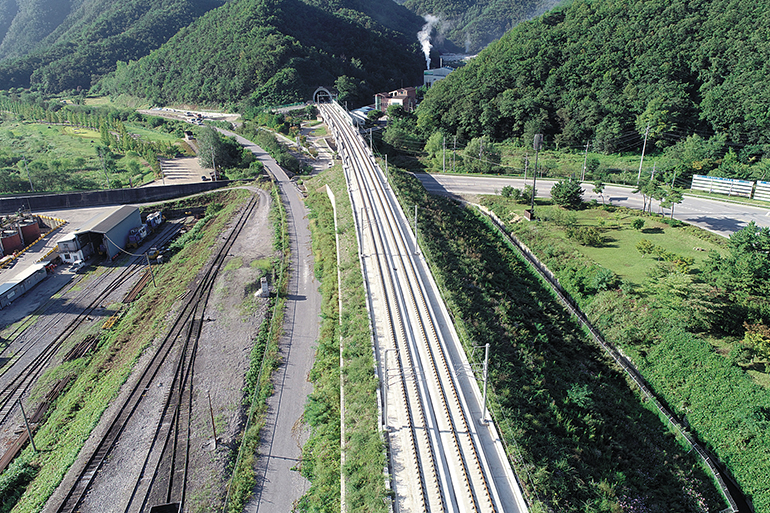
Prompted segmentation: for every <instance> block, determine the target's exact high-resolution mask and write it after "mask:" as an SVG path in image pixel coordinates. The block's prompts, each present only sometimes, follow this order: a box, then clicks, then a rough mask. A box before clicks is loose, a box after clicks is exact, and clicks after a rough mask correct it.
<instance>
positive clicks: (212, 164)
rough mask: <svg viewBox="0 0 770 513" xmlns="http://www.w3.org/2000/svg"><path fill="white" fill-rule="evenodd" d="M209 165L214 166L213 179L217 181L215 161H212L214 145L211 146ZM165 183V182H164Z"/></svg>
mask: <svg viewBox="0 0 770 513" xmlns="http://www.w3.org/2000/svg"><path fill="white" fill-rule="evenodd" d="M211 167H213V168H214V181H215V182H216V181H217V163H216V162H215V161H214V147H213V146H212V147H211ZM164 183H165V182H164Z"/></svg>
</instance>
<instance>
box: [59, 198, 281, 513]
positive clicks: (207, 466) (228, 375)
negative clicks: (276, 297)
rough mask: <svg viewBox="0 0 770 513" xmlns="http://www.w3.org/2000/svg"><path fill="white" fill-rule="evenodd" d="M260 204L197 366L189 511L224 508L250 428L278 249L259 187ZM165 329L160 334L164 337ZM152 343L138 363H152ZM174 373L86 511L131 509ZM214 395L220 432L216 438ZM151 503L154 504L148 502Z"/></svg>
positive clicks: (214, 306) (220, 285)
mask: <svg viewBox="0 0 770 513" xmlns="http://www.w3.org/2000/svg"><path fill="white" fill-rule="evenodd" d="M253 192H255V193H256V194H258V195H259V205H258V207H257V209H256V210H255V212H254V213H253V214H252V216H251V218H250V220H249V222H248V224H247V226H246V227H245V228H244V230H243V231H242V232H241V234H240V236H239V237H238V239H237V240H236V241H235V243H234V245H233V247H232V249H231V251H230V253H229V255H228V258H227V260H226V261H225V265H224V266H223V267H222V270H221V271H220V273H219V276H218V278H217V281H216V283H215V286H214V292H213V293H212V295H211V297H210V299H209V302H208V305H207V308H206V311H205V315H204V324H203V328H202V333H201V338H200V341H199V346H198V350H197V356H196V360H195V367H194V371H193V373H194V382H193V383H194V385H193V389H194V398H193V400H194V406H193V416H192V420H191V424H192V425H191V432H192V435H191V443H190V461H189V472H190V473H189V475H188V477H187V482H188V489H187V499H186V505H185V511H189V512H205V511H215V510H220V509H221V505H222V501H223V500H224V495H225V486H226V484H227V483H226V482H225V480H224V475H225V470H226V469H227V466H228V464H230V463H231V462H232V460H233V459H234V457H235V454H234V453H233V450H234V449H235V448H236V437H237V436H238V435H239V433H240V432H241V430H242V429H243V423H244V419H245V417H244V411H243V408H242V397H243V392H242V391H243V387H244V384H245V375H246V371H247V369H248V365H249V357H250V352H251V349H252V346H253V342H254V340H255V339H256V336H257V333H258V330H259V327H260V325H261V323H262V320H263V319H264V317H265V313H266V308H267V299H262V298H255V297H254V296H253V291H254V290H256V287H257V286H258V284H259V280H260V277H261V275H262V272H263V271H262V270H261V269H260V266H261V265H262V262H263V261H264V260H266V259H269V258H271V257H272V256H273V255H274V251H273V247H272V227H271V224H270V221H269V219H268V213H269V208H270V201H271V199H270V196H269V195H268V194H267V193H266V192H264V191H262V190H260V189H256V188H255V189H254V191H253ZM162 336H163V334H161V333H159V334H158V336H157V339H158V340H159V339H160V338H162ZM150 353H151V351H149V350H148V351H146V354H145V355H144V356H143V357H142V359H141V360H140V361H139V362H138V364H137V369H139V368H142V367H143V366H144V365H146V364H147V362H148V360H149V355H150ZM137 374H138V372H136V371H135V372H134V373H133V374H132V377H131V378H129V381H128V382H127V383H126V384H125V385H124V386H123V389H122V391H121V395H120V397H119V398H118V399H117V400H115V401H114V402H113V405H112V406H110V408H108V410H107V411H106V412H105V414H104V416H103V418H102V420H101V422H100V425H99V426H98V427H97V428H96V429H95V430H94V433H93V434H92V436H91V437H90V439H89V440H88V442H87V443H86V448H85V450H84V451H83V453H84V454H90V453H91V452H92V451H93V447H94V446H95V444H96V443H98V440H99V437H100V435H101V433H102V432H103V431H104V430H105V424H107V420H108V419H111V418H112V416H113V415H114V414H115V412H116V410H117V405H119V404H121V403H122V402H123V401H124V397H125V394H126V392H127V391H128V390H129V389H130V385H131V384H132V383H133V382H134V380H135V379H136V375H137ZM170 382H171V373H169V372H161V373H160V374H159V376H158V377H157V378H156V381H155V382H153V384H152V386H151V387H149V388H148V389H147V392H146V396H147V397H150V398H152V399H153V400H152V401H149V402H146V404H144V405H143V406H142V411H139V412H138V415H135V420H134V421H132V422H131V423H130V424H129V425H128V426H127V427H126V430H125V431H124V433H123V435H122V436H121V439H120V441H119V442H118V444H117V446H116V448H115V449H114V451H113V454H112V455H111V457H110V458H109V461H108V463H107V464H106V465H105V466H104V467H103V469H102V470H101V471H100V473H99V474H98V475H97V477H96V478H95V480H94V486H93V489H92V491H91V492H90V493H89V495H88V497H87V498H86V500H85V501H84V503H83V504H82V505H81V507H80V510H79V511H81V512H90V511H94V512H95V511H99V512H104V511H119V512H122V511H124V508H126V505H127V504H128V503H129V501H130V494H131V491H132V489H133V486H134V483H135V482H136V480H137V479H138V477H139V476H140V475H141V473H142V466H143V465H144V460H145V457H146V454H147V450H148V449H149V442H150V441H151V439H152V433H153V431H154V426H155V425H156V421H157V420H158V418H159V416H160V414H161V410H162V405H163V401H164V400H165V396H166V394H167V385H168V384H169V383H170ZM209 397H210V400H211V409H212V410H213V416H214V422H215V426H216V433H217V444H216V446H215V444H214V442H213V434H212V433H213V431H212V425H211V412H210V410H209ZM82 464H83V462H80V461H79V462H77V463H76V464H75V465H73V468H72V469H71V472H69V473H68V475H67V476H66V477H65V480H64V486H62V487H60V489H59V490H57V492H56V493H55V494H54V496H53V497H52V499H51V500H49V502H48V504H47V506H46V508H45V509H44V511H55V510H56V507H57V506H58V504H59V503H60V501H61V499H62V498H63V490H64V489H65V488H67V486H66V485H67V484H68V483H71V480H72V477H73V476H72V474H74V472H73V471H74V470H75V469H79V468H81V466H82ZM140 505H141V504H132V505H131V507H130V508H129V509H128V511H140V510H139V506H140ZM148 506H150V505H148Z"/></svg>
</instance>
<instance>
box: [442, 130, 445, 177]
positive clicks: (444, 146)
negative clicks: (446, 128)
mask: <svg viewBox="0 0 770 513" xmlns="http://www.w3.org/2000/svg"><path fill="white" fill-rule="evenodd" d="M442 167H443V170H444V173H446V136H444V152H443V166H442Z"/></svg>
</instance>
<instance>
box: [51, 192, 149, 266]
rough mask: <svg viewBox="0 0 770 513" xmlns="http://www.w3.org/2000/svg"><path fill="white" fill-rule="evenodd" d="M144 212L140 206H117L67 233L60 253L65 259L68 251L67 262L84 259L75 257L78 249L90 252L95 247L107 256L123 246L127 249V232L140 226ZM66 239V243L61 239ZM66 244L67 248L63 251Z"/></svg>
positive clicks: (116, 252)
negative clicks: (142, 212) (141, 211)
mask: <svg viewBox="0 0 770 513" xmlns="http://www.w3.org/2000/svg"><path fill="white" fill-rule="evenodd" d="M141 224H142V216H141V215H140V214H139V209H138V208H137V207H131V206H123V207H115V208H114V209H113V210H111V211H109V212H106V213H104V214H100V215H98V216H96V217H94V218H93V219H91V220H90V221H88V222H87V223H86V224H84V225H83V226H81V227H80V229H79V230H78V231H77V232H75V233H74V237H68V238H67V239H65V240H62V241H61V242H60V245H59V254H60V255H61V256H62V259H64V255H65V254H67V253H69V254H70V258H69V259H66V261H68V262H74V261H76V260H84V259H83V258H80V259H78V258H73V255H74V254H77V252H88V248H89V246H90V247H91V251H93V249H96V250H97V251H98V252H99V253H100V254H105V255H106V256H107V257H108V258H115V257H116V256H117V255H118V254H119V253H120V251H121V250H123V249H125V247H126V244H127V242H128V232H130V231H131V229H132V228H136V227H137V226H141ZM62 242H63V243H65V245H64V246H62V245H61V243H62ZM63 248H66V249H67V251H62V249H63Z"/></svg>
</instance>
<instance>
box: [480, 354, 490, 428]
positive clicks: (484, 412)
mask: <svg viewBox="0 0 770 513" xmlns="http://www.w3.org/2000/svg"><path fill="white" fill-rule="evenodd" d="M484 347H485V349H484V409H483V410H481V423H482V424H484V425H486V424H487V423H488V422H489V421H488V420H487V371H488V370H489V342H487V345H486V346H484Z"/></svg>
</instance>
